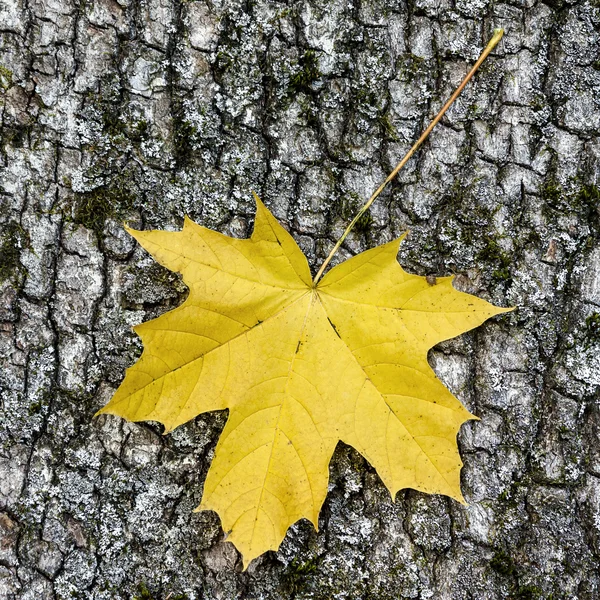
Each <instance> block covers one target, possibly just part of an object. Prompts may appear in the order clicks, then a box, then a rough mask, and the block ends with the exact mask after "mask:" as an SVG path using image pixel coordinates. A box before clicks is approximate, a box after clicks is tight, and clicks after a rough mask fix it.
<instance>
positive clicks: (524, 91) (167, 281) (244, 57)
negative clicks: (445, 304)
mask: <svg viewBox="0 0 600 600" xmlns="http://www.w3.org/2000/svg"><path fill="white" fill-rule="evenodd" d="M0 23H1V30H0V36H1V40H2V42H1V46H0V52H1V57H0V100H1V106H2V171H3V173H2V177H1V182H0V183H1V186H2V195H1V196H0V280H1V281H2V284H1V287H0V359H1V361H2V370H1V371H0V393H1V401H2V412H1V416H0V441H1V444H2V446H1V451H0V600H9V599H17V598H18V599H28V600H46V599H51V598H56V599H63V598H64V599H67V598H69V599H72V598H81V599H90V598H93V599H98V600H109V599H113V598H114V599H117V598H118V599H120V598H127V599H130V598H134V597H135V598H139V599H141V598H153V599H154V600H159V599H160V600H166V599H167V598H168V599H170V600H175V599H176V598H180V599H181V598H188V599H190V600H191V599H198V600H199V599H206V600H208V599H211V600H212V599H224V600H230V599H234V598H235V599H248V600H249V599H253V600H259V599H262V600H275V599H279V598H282V599H284V598H285V599H287V598H294V599H296V600H301V599H313V600H325V599H336V600H337V599H340V600H341V599H347V600H356V599H363V600H367V599H371V600H386V599H390V600H391V599H394V600H397V599H399V598H421V599H427V598H435V599H465V600H466V599H470V598H473V599H490V600H492V599H494V600H495V599H503V598H520V599H535V598H547V599H550V598H552V599H554V600H557V599H559V598H577V599H579V600H592V599H598V598H600V575H599V568H598V567H599V561H600V441H599V436H600V406H599V401H598V400H599V394H598V390H599V385H600V213H599V206H600V190H599V189H598V187H596V186H597V185H598V184H599V179H600V136H599V134H600V43H599V40H600V5H599V4H598V2H597V1H596V0H589V1H587V2H577V1H573V0H566V1H563V0H548V1H547V3H542V2H536V1H535V0H522V1H520V2H507V3H501V2H500V3H499V2H490V1H488V0H483V1H482V2H466V1H465V0H457V1H456V2H449V1H448V0H437V1H432V0H411V1H410V2H408V3H407V2H405V1H404V0H396V1H387V2H386V1H385V0H364V1H362V2H361V1H360V0H355V1H354V2H345V1H343V0H327V1H325V0H323V1H320V0H319V1H317V0H298V1H296V0H289V1H287V2H284V1H281V2H275V1H268V0H249V1H247V2H241V1H239V0H214V1H211V0H198V1H195V0H89V1H87V2H76V1H74V0H60V1H55V0H3V2H2V3H1V4H0ZM495 27H504V28H505V30H506V34H505V37H504V39H503V41H502V42H501V43H500V45H499V46H498V47H497V48H496V50H495V51H494V53H493V54H492V56H491V57H490V58H489V59H488V61H487V62H486V63H485V64H484V66H483V67H482V69H481V71H480V72H479V73H478V74H477V75H476V76H475V79H474V80H473V81H472V82H471V83H470V84H469V85H468V86H467V88H466V89H465V91H464V93H463V94H462V96H461V97H460V98H459V100H458V101H457V102H456V104H455V105H454V106H453V107H452V108H451V109H450V111H449V112H448V114H447V115H446V116H445V117H444V119H443V120H442V122H441V123H440V124H439V125H438V126H437V127H436V129H435V130H434V132H433V134H432V135H431V137H430V139H429V141H428V142H427V143H426V144H425V145H424V146H423V148H422V149H421V150H420V151H419V152H418V153H417V154H416V155H415V157H414V158H413V159H411V161H410V162H409V163H408V165H407V167H406V168H405V169H404V170H403V171H402V172H401V173H400V175H399V177H398V179H397V180H396V181H395V182H394V183H393V185H391V186H389V189H388V190H386V192H384V193H383V194H382V195H381V196H380V198H379V199H378V200H377V201H376V203H375V204H374V205H373V207H372V209H371V211H370V214H369V216H368V218H363V219H362V220H361V222H360V227H357V229H356V231H355V232H354V233H353V234H352V235H351V236H350V237H349V239H348V240H347V242H346V243H345V245H344V248H343V251H342V252H340V256H339V258H340V259H342V258H344V257H347V256H349V255H351V254H354V253H357V252H359V251H361V250H364V249H366V248H370V247H373V246H375V245H376V244H379V243H382V242H385V241H388V240H390V239H392V238H393V237H394V236H397V235H399V234H400V233H401V232H403V231H405V230H407V229H409V230H410V234H409V236H408V238H407V241H406V242H405V243H403V245H402V248H401V252H400V255H399V260H400V262H401V264H402V265H403V266H404V268H405V269H407V270H408V271H411V272H414V273H417V274H420V275H433V276H442V275H448V274H451V273H456V274H457V279H456V285H457V286H459V287H460V288H461V289H464V290H466V291H469V292H472V293H475V294H477V295H479V296H480V297H483V298H486V299H488V300H491V301H493V302H494V303H496V304H498V305H501V306H510V305H515V306H517V310H515V311H514V312H512V313H510V314H507V315H504V316H502V317H500V318H495V319H493V320H491V321H490V322H488V323H486V324H485V325H483V326H482V327H480V328H479V329H477V330H475V331H474V332H470V333H468V334H465V335H463V336H460V337H459V338H457V339H455V340H452V341H450V342H446V343H443V344H441V345H439V346H438V347H436V348H435V349H434V350H433V351H432V352H431V354H430V362H431V364H432V366H433V367H434V368H435V370H436V372H437V373H438V375H439V376H440V378H441V379H442V380H443V381H444V383H445V384H446V385H447V386H448V387H449V388H450V389H451V390H452V391H453V392H454V393H455V394H456V395H457V396H458V398H459V399H460V400H461V401H462V402H463V403H464V404H465V405H466V406H467V407H468V408H469V410H471V412H473V413H475V414H476V415H478V416H479V417H480V418H481V420H480V421H476V422H471V423H469V424H467V425H465V426H464V427H463V428H462V430H461V432H460V435H459V445H460V450H461V455H462V457H463V460H464V463H465V466H464V469H463V479H462V487H463V491H464V495H465V497H466V499H467V502H468V506H462V505H460V504H458V503H456V502H455V501H453V500H450V499H448V498H445V497H441V496H427V495H423V494H421V493H418V492H415V491H411V490H403V491H401V492H399V493H398V495H397V498H396V501H395V502H394V501H392V499H390V497H389V494H388V493H387V492H386V490H385V488H384V486H383V484H382V483H381V481H380V480H379V478H378V476H377V474H376V473H375V471H374V470H373V469H372V467H371V466H370V465H369V464H368V463H367V462H366V461H365V460H364V459H363V458H362V457H361V456H360V455H359V454H358V453H357V452H356V451H354V450H353V449H351V448H349V447H347V446H344V445H343V444H340V445H339V446H338V449H337V451H336V454H335V456H334V458H333V460H332V463H331V471H330V474H331V479H330V491H329V494H328V497H327V500H326V502H325V505H324V506H323V509H322V511H321V518H320V527H319V532H318V533H317V532H315V531H314V529H313V528H312V526H311V525H310V524H309V523H308V522H305V521H301V522H299V523H297V524H296V525H295V526H293V527H292V528H291V530H290V531H289V532H288V535H287V537H286V538H285V540H284V542H283V544H282V546H281V548H280V550H279V551H278V552H277V553H274V552H269V553H267V554H265V555H264V556H262V557H260V558H259V559H257V560H255V561H254V562H253V563H252V564H251V566H250V568H249V569H248V570H247V571H245V572H243V571H242V569H241V561H240V557H239V555H238V553H237V552H236V550H235V549H234V547H233V546H232V545H231V544H230V543H228V542H226V541H225V535H224V533H223V531H222V530H221V528H220V522H219V520H218V518H217V516H216V515H215V514H214V513H210V512H201V513H193V512H192V510H193V509H194V507H195V506H196V505H197V504H198V503H199V500H200V497H201V493H202V484H203V481H204V478H205V476H206V472H207V469H208V466H209V463H210V460H211V457H212V453H213V450H214V447H215V444H216V442H217V439H218V436H219V432H220V430H221V428H222V426H223V424H224V422H225V418H226V415H225V414H205V415H201V416H199V417H198V418H196V419H195V420H194V421H193V422H189V423H187V424H186V425H184V426H182V427H180V428H179V429H177V430H176V431H175V432H173V433H172V434H169V435H168V436H162V435H161V432H162V430H161V427H160V426H159V425H157V424H154V423H141V424H130V423H126V422H124V421H122V420H121V419H118V418H116V417H104V416H102V417H99V418H96V419H94V418H93V415H94V413H95V412H96V411H97V410H98V409H99V408H100V407H101V406H103V404H104V403H106V402H107V401H108V399H109V398H110V397H111V394H112V393H113V392H114V390H115V389H116V387H117V386H118V385H119V383H120V381H121V380H122V378H123V376H124V371H125V368H127V367H128V366H130V365H131V364H133V362H134V361H135V360H136V358H137V357H138V356H139V354H140V352H141V345H140V342H139V340H138V338H137V336H136V335H135V334H134V333H133V331H132V330H131V326H132V325H135V324H137V323H140V322H142V321H144V320H147V319H150V318H152V317H155V316H158V315H159V314H162V313H164V312H165V311H167V310H169V309H170V308H172V307H174V306H177V305H178V304H179V303H181V302H182V300H183V299H184V297H185V294H186V288H185V286H184V285H183V284H182V282H181V281H180V280H179V279H178V278H177V276H175V275H174V274H172V273H170V272H168V271H166V270H165V269H163V268H162V267H159V266H158V265H157V264H156V263H155V262H154V261H153V260H152V259H151V258H150V257H149V256H148V255H147V254H146V253H145V252H144V251H143V250H142V249H141V248H140V247H139V246H137V245H136V244H135V243H134V241H133V240H132V239H131V238H130V237H129V236H128V235H127V233H125V231H124V229H123V222H124V221H127V222H128V223H130V224H131V225H134V226H136V227H139V228H145V229H178V228H180V227H181V225H182V222H183V217H184V215H186V214H187V215H189V216H190V217H192V218H193V219H194V220H196V221H197V222H199V223H201V224H203V225H206V226H208V227H211V228H214V229H217V230H218V231H221V232H223V233H227V234H230V235H235V236H242V237H243V236H247V235H249V232H250V231H251V225H252V220H253V215H254V202H253V199H252V194H251V191H252V190H255V191H256V192H257V193H258V194H259V195H260V196H261V198H262V199H263V201H264V202H265V203H266V204H267V206H269V207H270V208H271V209H272V211H273V212H274V214H275V215H276V216H277V217H278V219H279V220H280V221H281V222H282V224H283V225H284V226H285V227H287V228H288V229H289V230H290V231H291V233H292V235H293V236H294V238H295V239H296V240H297V241H298V243H299V244H300V246H301V247H302V249H303V250H304V251H305V252H306V254H307V256H308V258H309V262H310V264H311V268H313V269H316V268H317V267H318V266H319V264H320V263H321V262H322V260H323V259H324V257H325V256H326V255H327V253H328V251H329V249H330V248H331V247H332V245H333V243H334V242H335V240H336V239H337V238H338V237H339V235H340V233H341V232H342V231H343V228H344V227H345V226H346V225H347V223H348V222H349V220H350V219H351V217H352V216H353V214H354V213H355V211H356V210H357V209H358V208H359V206H360V205H361V204H362V203H363V202H364V201H365V200H366V198H368V196H369V195H370V193H371V192H372V191H373V190H374V189H375V188H376V187H377V185H379V183H380V182H381V181H382V180H383V179H384V178H385V176H386V175H387V173H389V172H390V171H391V170H392V168H393V167H394V165H395V164H396V162H397V161H398V160H399V159H400V158H401V157H402V156H403V155H404V153H405V152H406V151H407V150H408V148H409V147H410V145H411V144H412V143H413V142H414V140H415V139H416V138H417V137H418V135H419V134H420V132H421V131H422V130H423V129H424V128H425V126H426V125H427V124H428V123H429V121H430V120H431V118H432V117H433V116H434V115H435V114H436V112H437V111H438V110H439V108H440V107H441V105H442V104H443V102H444V101H445V100H446V99H447V97H448V96H449V95H450V93H451V92H452V91H453V89H454V88H455V87H456V85H457V84H458V83H459V82H460V80H461V79H462V77H463V76H464V75H465V73H466V72H467V70H468V68H469V67H470V65H471V64H472V63H473V62H474V60H475V59H476V58H477V56H478V55H479V53H480V51H481V49H482V48H483V47H484V46H485V44H486V43H487V40H488V39H489V37H490V35H491V32H492V30H493V29H494V28H495Z"/></svg>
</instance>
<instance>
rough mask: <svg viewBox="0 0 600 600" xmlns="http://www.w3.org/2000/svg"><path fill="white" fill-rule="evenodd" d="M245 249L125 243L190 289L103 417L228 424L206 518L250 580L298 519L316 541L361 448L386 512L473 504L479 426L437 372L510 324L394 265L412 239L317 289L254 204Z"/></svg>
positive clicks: (354, 261)
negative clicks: (471, 456) (469, 489)
mask: <svg viewBox="0 0 600 600" xmlns="http://www.w3.org/2000/svg"><path fill="white" fill-rule="evenodd" d="M256 203H257V213H256V222H255V225H254V232H253V234H252V237H251V238H250V239H245V240H240V239H235V238H230V237H228V236H225V235H222V234H220V233H218V232H216V231H212V230H210V229H206V228H205V227H201V226H199V225H197V224H196V223H194V222H193V221H191V220H189V219H187V218H186V220H185V223H184V227H183V230H182V231H181V232H167V231H134V230H130V229H128V231H129V233H130V234H131V235H132V236H133V237H135V239H136V240H137V241H138V242H139V243H140V244H141V245H142V246H143V247H144V248H145V249H146V250H147V251H148V252H150V254H152V256H154V257H155V258H156V260H157V261H158V262H159V263H161V264H162V265H164V266H165V267H167V268H168V269H171V270H172V271H177V272H179V273H181V274H182V275H183V280H184V282H185V283H186V284H187V286H188V287H189V289H190V293H189V297H188V298H187V300H186V301H185V302H184V303H183V304H182V305H181V306H180V307H179V308H176V309H175V310H172V311H170V312H168V313H166V314H164V315H162V316H160V317H158V318H157V319H154V320H152V321H149V322H147V323H143V324H141V325H138V326H137V327H135V331H136V333H138V335H139V336H140V337H141V338H142V341H143V343H144V352H143V354H142V356H141V358H140V359H139V361H138V362H137V363H136V364H135V365H134V366H133V367H131V368H130V369H128V370H127V374H126V377H125V380H124V381H123V383H122V385H121V386H120V387H119V389H118V390H117V392H116V393H115V395H114V397H113V398H112V399H111V401H110V402H109V403H108V404H107V405H106V406H105V407H104V408H102V409H101V410H100V411H99V413H111V414H115V415H119V416H121V417H124V418H126V419H128V420H130V421H144V420H152V421H160V422H161V423H163V424H164V426H165V428H166V432H168V431H171V430H173V429H174V428H175V427H177V426H179V425H181V424H182V423H185V422H186V421H189V420H190V419H193V418H194V417H195V416H196V415H198V414H200V413H203V412H206V411H213V410H223V409H229V418H228V420H227V424H226V426H225V428H224V430H223V433H222V434H221V437H220V439H219V442H218V445H217V448H216V451H215V457H214V460H213V462H212V465H211V467H210V470H209V472H208V476H207V478H206V482H205V485H204V494H203V497H202V503H201V504H200V506H199V507H198V508H199V509H206V510H214V511H216V512H217V513H218V514H219V516H220V517H221V521H222V524H223V529H224V530H225V531H227V532H228V533H229V536H228V540H229V541H231V542H233V543H234V544H235V546H236V547H237V548H238V550H239V551H240V552H241V553H242V555H243V559H244V566H245V567H246V566H247V565H248V563H249V562H250V561H251V560H252V559H253V558H255V557H257V556H259V555H260V554H262V553H263V552H265V551H267V550H277V548H278V547H279V545H280V543H281V541H282V540H283V538H284V536H285V533H286V531H287V529H288V527H289V526H290V525H291V524H292V523H294V522H295V521H297V520H298V519H301V518H303V517H304V518H307V519H309V520H310V521H311V522H312V523H313V524H314V526H315V527H317V523H318V516H319V510H320V508H321V505H322V504H323V501H324V499H325V495H326V493H327V483H328V475H329V468H328V466H329V461H330V459H331V456H332V454H333V451H334V449H335V447H336V445H337V443H338V441H340V440H342V441H343V442H345V443H347V444H350V445H351V446H353V447H354V448H356V449H357V450H358V451H359V452H360V453H361V454H362V455H363V456H364V457H365V458H366V459H367V460H368V461H369V462H370V463H371V464H372V465H373V466H374V467H375V469H376V470H377V473H378V474H379V476H380V477H381V479H382V480H383V481H384V483H385V485H386V486H387V488H388V489H389V491H390V493H391V494H392V497H394V496H395V494H396V492H397V491H398V490H400V489H402V488H413V489H416V490H420V491H423V492H428V493H432V494H445V495H447V496H451V497H452V498H455V499H456V500H458V501H460V502H464V500H463V497H462V494H461V491H460V469H461V466H462V462H461V460H460V456H459V453H458V447H457V443H456V434H457V432H458V430H459V428H460V426H461V424H462V423H464V422H465V421H467V420H469V419H473V418H476V417H474V416H473V415H471V414H470V413H469V411H467V410H466V409H465V408H464V407H463V406H462V404H461V403H460V402H459V401H458V400H457V399H456V398H455V397H454V396H453V395H452V394H451V393H450V392H449V391H448V390H447V389H446V388H445V387H444V385H443V384H442V383H441V382H440V381H439V379H438V378H437V377H436V376H435V373H434V372H433V370H432V369H431V367H430V366H429V364H428V362H427V351H428V350H429V349H430V348H431V347H433V346H434V345H435V344H437V343H438V342H440V341H442V340H447V339H449V338H452V337H455V336H457V335H459V334H461V333H463V332H465V331H468V330H469V329H472V328H473V327H477V326H478V325H480V324H481V323H482V322H483V321H485V320H486V319H488V318H489V317H491V316H493V315H496V314H499V313H502V312H506V311H507V310H511V309H505V308H498V307H495V306H493V305H492V304H489V303H488V302H485V301H484V300H481V299H479V298H476V297H474V296H471V295H469V294H465V293H462V292H459V291H457V290H455V289H454V288H453V287H452V278H451V277H438V278H437V279H435V280H433V279H431V278H429V279H427V278H425V277H419V276H417V275H410V274H408V273H406V272H405V271H404V270H403V269H402V268H401V267H400V265H399V264H398V261H397V253H398V247H399V244H400V241H401V239H402V238H400V239H398V240H395V241H393V242H390V243H388V244H384V245H382V246H378V247H376V248H373V249H372V250H367V251H366V252H363V253H361V254H359V255H357V256H355V257H353V258H351V259H349V260H347V261H345V262H343V263H342V264H340V265H338V266H336V267H335V268H333V269H331V270H330V271H329V272H328V273H327V274H326V275H325V277H323V279H321V280H320V281H319V283H318V284H317V285H316V286H315V285H313V282H312V278H311V274H310V270H309V267H308V263H307V261H306V258H305V256H304V255H303V254H302V252H301V250H300V248H299V247H298V246H297V244H296V242H295V241H294V240H293V238H292V237H291V236H290V234H289V233H287V232H286V231H285V230H284V229H283V228H282V227H281V225H279V223H278V222H277V221H276V220H275V218H274V217H273V215H272V214H271V213H270V212H269V211H268V210H267V209H266V208H265V206H264V205H263V204H262V202H261V201H260V200H259V199H258V197H256Z"/></svg>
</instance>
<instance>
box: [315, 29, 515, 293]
mask: <svg viewBox="0 0 600 600" xmlns="http://www.w3.org/2000/svg"><path fill="white" fill-rule="evenodd" d="M503 34H504V29H495V30H494V35H493V37H492V39H491V40H490V41H489V43H488V45H487V46H486V48H485V50H484V51H483V52H482V53H481V56H480V57H479V58H478V59H477V62H476V63H475V64H474V65H473V68H472V69H471V70H470V71H469V73H468V74H467V76H466V77H465V78H464V79H463V80H462V82H461V84H460V85H459V86H458V87H457V88H456V91H455V92H454V93H453V94H452V96H450V99H449V100H448V102H446V104H444V106H443V107H442V110H440V112H439V113H438V114H437V115H436V117H435V119H433V121H431V123H430V124H429V127H427V129H426V130H425V131H424V132H423V134H422V135H421V137H420V138H419V139H418V140H417V141H416V142H415V144H414V146H413V147H412V148H411V149H410V150H409V151H408V153H407V154H406V156H405V157H404V158H403V159H402V160H401V161H400V162H399V163H398V164H397V165H396V168H395V169H394V170H393V171H392V172H391V173H390V174H389V175H388V177H387V179H386V180H385V181H384V182H383V183H382V184H381V185H380V186H379V187H378V188H377V189H376V190H375V192H374V193H373V195H372V196H371V197H370V198H369V200H367V203H366V204H365V205H364V206H363V207H362V208H361V209H360V210H359V211H358V214H357V215H356V216H355V217H354V219H352V221H351V223H350V225H348V227H346V231H344V233H343V234H342V237H340V239H339V240H338V241H337V243H336V245H335V246H334V247H333V250H332V251H331V252H330V253H329V256H328V257H327V258H326V259H325V262H324V263H323V264H322V265H321V268H320V269H319V272H318V273H317V274H316V275H315V278H314V279H313V285H317V283H318V282H319V279H321V276H322V275H323V273H324V271H325V269H326V268H327V265H328V264H329V263H330V262H331V259H332V258H333V255H334V254H335V253H336V252H337V251H338V250H339V248H340V246H341V245H342V244H343V243H344V240H345V239H346V237H347V235H348V234H349V233H350V231H351V230H352V228H353V227H354V226H355V225H356V223H357V221H358V220H359V219H360V218H361V217H362V216H363V215H364V214H365V212H366V211H367V210H369V207H370V206H371V204H373V202H374V201H375V199H376V198H377V196H379V194H381V192H382V191H383V190H384V188H385V186H386V185H387V184H388V183H389V182H390V181H392V179H394V177H396V175H397V174H398V171H400V169H401V168H402V167H403V166H404V165H405V164H406V163H407V162H408V161H409V159H410V157H411V156H412V155H413V154H414V153H415V152H416V151H417V149H418V148H419V146H420V145H421V144H422V143H423V142H424V141H425V140H426V139H427V136H429V134H430V133H431V130H432V129H433V128H434V127H435V126H436V125H437V124H438V122H439V120H440V119H441V118H442V117H443V116H444V113H445V112H446V111H447V110H448V109H449V108H450V106H451V105H452V103H453V102H454V101H455V100H456V99H457V98H458V96H459V94H460V93H461V92H462V91H463V89H464V87H465V86H466V85H467V83H468V82H469V80H470V79H471V77H473V75H475V73H476V71H477V69H479V67H480V66H481V63H482V62H483V61H484V60H485V59H486V58H487V56H488V54H489V53H490V52H491V51H492V50H493V49H494V48H495V47H496V45H497V44H498V42H499V41H500V40H501V38H502V35H503Z"/></svg>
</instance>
